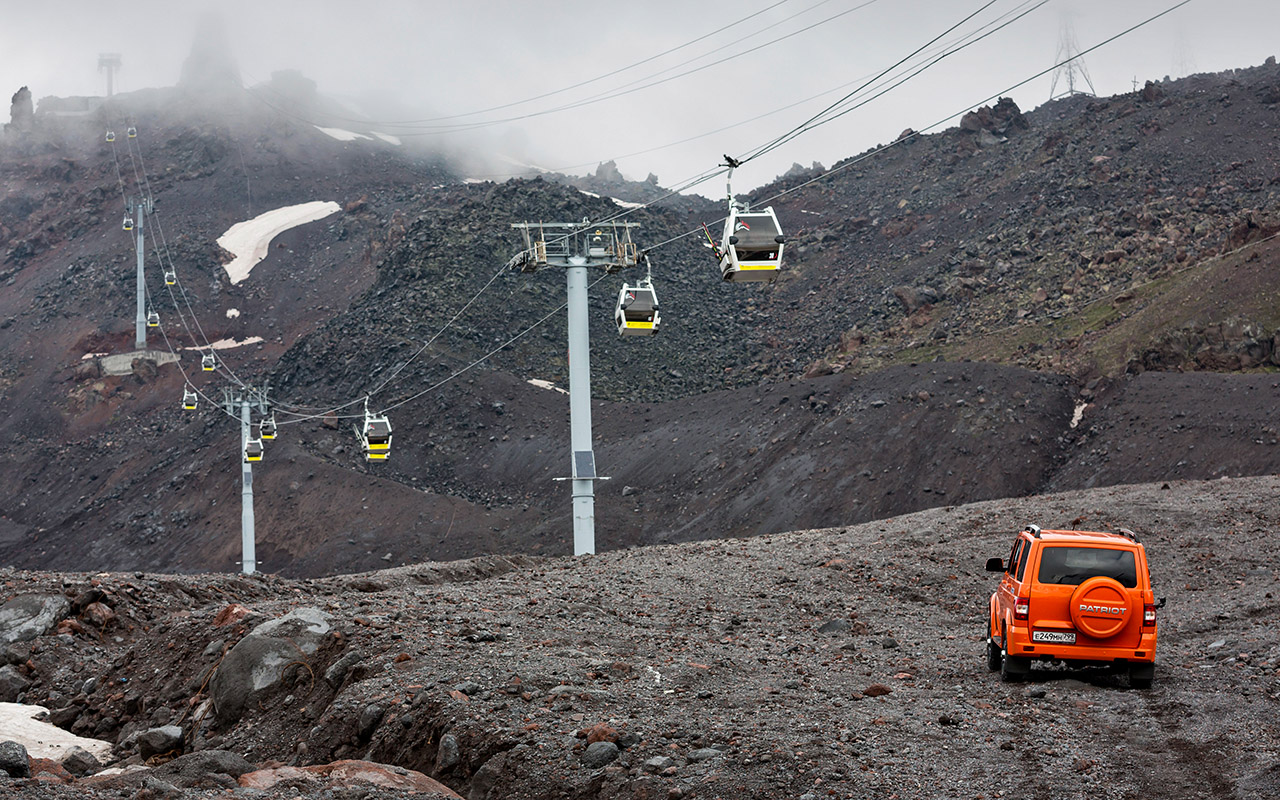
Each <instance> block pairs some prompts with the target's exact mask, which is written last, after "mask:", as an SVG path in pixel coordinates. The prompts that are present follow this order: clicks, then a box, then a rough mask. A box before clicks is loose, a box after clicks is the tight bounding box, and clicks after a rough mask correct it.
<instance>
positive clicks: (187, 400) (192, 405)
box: [182, 385, 199, 411]
mask: <svg viewBox="0 0 1280 800" xmlns="http://www.w3.org/2000/svg"><path fill="white" fill-rule="evenodd" d="M198 399H199V395H197V394H196V390H195V389H192V388H191V386H189V385H188V386H187V387H186V388H184V389H183V390H182V407H183V408H185V409H186V410H187V411H195V410H196V403H197V401H198Z"/></svg>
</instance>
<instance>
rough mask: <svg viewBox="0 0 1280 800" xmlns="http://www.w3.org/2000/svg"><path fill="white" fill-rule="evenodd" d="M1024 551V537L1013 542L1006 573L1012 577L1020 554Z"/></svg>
mask: <svg viewBox="0 0 1280 800" xmlns="http://www.w3.org/2000/svg"><path fill="white" fill-rule="evenodd" d="M1021 549H1022V537H1018V538H1017V539H1014V540H1013V549H1012V550H1010V551H1009V566H1008V567H1006V568H1005V572H1007V573H1008V574H1010V575H1012V574H1013V568H1014V565H1015V564H1017V563H1018V552H1019V551H1020V550H1021Z"/></svg>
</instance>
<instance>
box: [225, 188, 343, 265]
mask: <svg viewBox="0 0 1280 800" xmlns="http://www.w3.org/2000/svg"><path fill="white" fill-rule="evenodd" d="M341 210H342V207H341V206H339V205H338V204H337V203H335V202H333V201H332V200H316V201H314V202H311V203H302V204H300V205H296V206H285V207H284V208H277V209H275V210H274V211H268V212H266V213H265V214H259V215H258V216H256V217H254V218H253V219H250V220H246V221H244V222H237V223H236V224H235V225H232V226H231V227H230V228H228V229H227V232H226V233H224V234H222V235H221V236H219V237H218V245H219V246H220V247H221V248H222V249H223V250H226V251H228V252H229V253H231V254H232V255H234V256H235V258H234V259H233V260H232V261H231V263H230V264H226V265H224V266H223V269H225V270H226V271H227V277H228V278H230V279H231V284H232V285H233V286H234V285H235V284H237V283H240V282H241V281H243V280H244V279H245V278H247V277H249V271H250V270H252V269H253V268H254V267H255V266H257V265H258V262H259V261H261V260H262V259H264V258H266V257H267V251H268V250H269V248H270V247H271V240H272V239H274V238H275V237H276V236H277V235H279V234H281V233H284V232H285V231H287V230H289V229H290V228H296V227H297V226H299V225H305V224H307V223H308V222H315V221H316V220H318V219H324V218H325V217H327V216H329V215H330V214H334V213H337V212H338V211H341Z"/></svg>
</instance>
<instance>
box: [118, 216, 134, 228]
mask: <svg viewBox="0 0 1280 800" xmlns="http://www.w3.org/2000/svg"><path fill="white" fill-rule="evenodd" d="M120 227H121V228H124V229H125V230H126V231H131V230H133V217H131V216H129V215H128V214H125V215H124V222H122V223H120Z"/></svg>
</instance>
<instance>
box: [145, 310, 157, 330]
mask: <svg viewBox="0 0 1280 800" xmlns="http://www.w3.org/2000/svg"><path fill="white" fill-rule="evenodd" d="M147 327H148V328H159V327H160V312H158V311H148V312H147Z"/></svg>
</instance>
